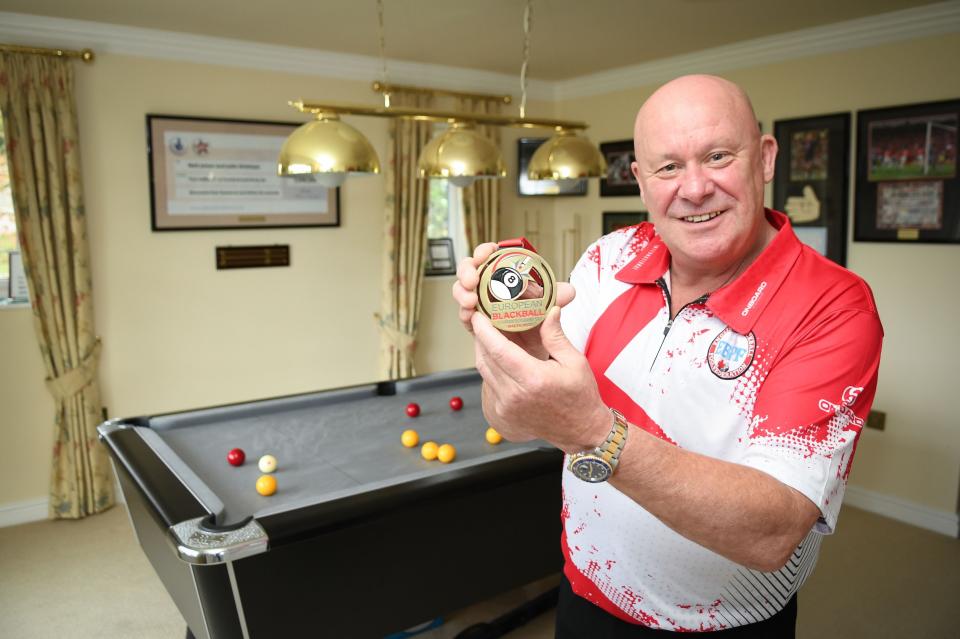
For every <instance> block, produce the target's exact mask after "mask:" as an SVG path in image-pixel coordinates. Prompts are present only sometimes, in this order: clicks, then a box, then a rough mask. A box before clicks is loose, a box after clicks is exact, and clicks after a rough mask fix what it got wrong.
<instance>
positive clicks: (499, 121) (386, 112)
mask: <svg viewBox="0 0 960 639" xmlns="http://www.w3.org/2000/svg"><path fill="white" fill-rule="evenodd" d="M288 104H289V105H290V106H292V107H293V108H295V109H297V110H298V111H300V112H301V113H313V114H314V115H318V114H321V113H329V114H331V115H332V114H346V115H369V116H374V117H379V118H405V119H409V120H422V121H426V122H475V123H476V124H493V125H496V126H515V127H523V128H548V129H566V130H568V131H574V130H581V129H586V128H587V124H586V123H585V122H573V121H570V120H545V119H540V118H520V117H514V116H510V115H495V114H488V113H463V112H460V111H438V110H435V109H415V108H409V107H389V108H388V107H369V106H359V105H353V104H329V103H328V104H324V103H319V102H304V101H303V100H291V101H289V102H288Z"/></svg>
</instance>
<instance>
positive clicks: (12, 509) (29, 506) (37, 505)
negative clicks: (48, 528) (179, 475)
mask: <svg viewBox="0 0 960 639" xmlns="http://www.w3.org/2000/svg"><path fill="white" fill-rule="evenodd" d="M114 488H115V489H116V495H117V503H118V504H123V503H126V501H125V500H124V498H123V492H122V491H121V490H120V482H118V481H116V478H114ZM49 504H50V500H49V499H48V498H42V499H28V500H26V501H14V502H10V503H6V504H0V528H6V527H7V526H17V525H19V524H29V523H31V522H34V521H43V520H44V519H46V518H47V512H48V510H47V509H48V508H49Z"/></svg>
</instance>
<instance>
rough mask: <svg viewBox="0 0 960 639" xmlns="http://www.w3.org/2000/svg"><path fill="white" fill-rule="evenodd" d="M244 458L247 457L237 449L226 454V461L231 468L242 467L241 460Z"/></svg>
mask: <svg viewBox="0 0 960 639" xmlns="http://www.w3.org/2000/svg"><path fill="white" fill-rule="evenodd" d="M246 458H247V455H246V454H245V453H244V452H243V451H242V450H241V449H239V448H234V449H233V450H231V451H230V452H229V453H227V461H228V462H230V465H231V466H242V465H243V460H245V459H246Z"/></svg>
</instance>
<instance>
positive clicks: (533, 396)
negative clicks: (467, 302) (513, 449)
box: [470, 307, 612, 453]
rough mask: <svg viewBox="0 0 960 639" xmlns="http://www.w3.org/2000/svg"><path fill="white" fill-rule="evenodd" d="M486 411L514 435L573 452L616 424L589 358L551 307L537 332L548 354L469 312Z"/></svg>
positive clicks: (506, 432)
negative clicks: (532, 349) (540, 353)
mask: <svg viewBox="0 0 960 639" xmlns="http://www.w3.org/2000/svg"><path fill="white" fill-rule="evenodd" d="M470 320H471V326H472V328H473V333H474V338H475V339H474V344H475V348H476V357H477V370H479V371H480V374H481V375H482V376H483V381H484V389H483V391H484V397H483V400H484V401H483V410H484V416H485V417H486V418H487V420H488V421H489V422H490V424H491V425H492V426H493V427H494V428H496V429H497V431H498V432H499V433H500V434H502V435H503V436H504V437H506V438H507V439H509V440H512V441H527V440H530V439H536V438H540V439H543V440H546V441H548V442H550V443H551V444H553V445H554V446H556V447H557V448H560V449H561V450H563V451H565V452H568V453H572V452H578V451H581V450H585V449H588V448H593V447H595V446H598V445H600V443H601V442H603V440H604V438H605V437H606V436H607V433H608V432H609V430H610V425H611V424H612V417H611V416H610V411H609V410H608V409H607V407H606V406H605V405H604V403H603V401H602V400H601V399H600V393H599V391H598V390H597V383H596V380H595V379H594V377H593V371H591V369H590V364H589V363H588V362H587V359H586V358H585V357H584V356H583V355H582V354H581V353H580V351H578V350H577V349H576V348H574V346H573V345H572V344H571V343H570V342H569V341H568V340H567V337H566V335H564V334H563V330H562V329H561V328H560V309H559V308H558V307H553V308H551V309H550V311H549V312H548V313H547V317H546V319H545V320H544V321H543V324H541V325H540V330H539V331H536V330H531V331H527V332H528V333H537V334H538V336H539V339H540V342H541V344H542V348H543V351H544V353H545V354H546V356H547V359H540V358H538V357H537V356H535V355H534V354H531V353H529V352H528V351H525V350H524V348H523V346H522V345H518V344H516V343H514V342H513V341H511V340H509V339H507V337H506V336H505V335H504V334H503V333H501V332H500V331H499V330H497V329H496V328H495V327H494V326H493V324H491V323H490V320H489V319H487V318H486V317H485V316H484V315H482V314H480V313H474V314H473V315H472V316H471V317H470Z"/></svg>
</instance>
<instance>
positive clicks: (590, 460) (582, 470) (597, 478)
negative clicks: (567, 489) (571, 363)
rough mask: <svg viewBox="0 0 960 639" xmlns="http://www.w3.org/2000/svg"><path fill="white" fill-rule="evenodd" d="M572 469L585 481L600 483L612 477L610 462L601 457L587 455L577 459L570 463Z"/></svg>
mask: <svg viewBox="0 0 960 639" xmlns="http://www.w3.org/2000/svg"><path fill="white" fill-rule="evenodd" d="M570 470H571V471H572V472H573V474H574V475H576V476H577V477H579V478H580V479H582V480H583V481H586V482H590V483H591V484H598V483H600V482H602V481H607V478H608V477H610V471H611V468H610V464H608V463H607V462H605V461H603V460H602V459H600V458H599V457H595V456H592V455H587V456H586V457H581V458H580V459H577V460H575V461H574V462H573V464H571V465H570Z"/></svg>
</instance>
